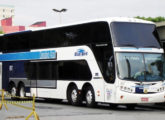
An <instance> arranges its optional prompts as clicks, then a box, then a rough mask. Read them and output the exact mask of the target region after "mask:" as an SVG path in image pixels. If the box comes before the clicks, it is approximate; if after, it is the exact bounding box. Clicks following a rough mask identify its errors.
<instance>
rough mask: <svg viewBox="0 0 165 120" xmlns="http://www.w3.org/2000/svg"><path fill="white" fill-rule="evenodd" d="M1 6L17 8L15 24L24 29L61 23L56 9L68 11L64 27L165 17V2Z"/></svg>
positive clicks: (14, 1)
mask: <svg viewBox="0 0 165 120" xmlns="http://www.w3.org/2000/svg"><path fill="white" fill-rule="evenodd" d="M0 5H12V6H14V8H15V17H14V25H24V26H29V25H31V24H33V23H35V22H37V21H46V22H47V26H54V25H58V24H60V15H59V13H57V12H54V11H53V10H52V9H54V8H55V9H59V10H60V9H62V8H65V9H67V11H66V12H65V13H61V23H62V24H67V23H74V22H78V21H84V20H90V19H97V18H105V17H135V16H145V17H157V16H163V17H165V0H0Z"/></svg>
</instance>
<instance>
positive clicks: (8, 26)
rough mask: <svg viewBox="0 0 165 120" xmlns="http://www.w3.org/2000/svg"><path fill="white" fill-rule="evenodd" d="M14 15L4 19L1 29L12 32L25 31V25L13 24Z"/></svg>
mask: <svg viewBox="0 0 165 120" xmlns="http://www.w3.org/2000/svg"><path fill="white" fill-rule="evenodd" d="M12 20H13V19H12V17H10V18H5V19H2V20H1V21H0V22H1V29H2V32H3V33H11V32H18V31H24V30H25V26H13V21H12Z"/></svg>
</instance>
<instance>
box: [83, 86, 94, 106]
mask: <svg viewBox="0 0 165 120" xmlns="http://www.w3.org/2000/svg"><path fill="white" fill-rule="evenodd" d="M85 100H86V106H87V107H95V105H96V102H95V94H94V90H93V88H92V87H91V86H89V87H87V88H86V94H85Z"/></svg>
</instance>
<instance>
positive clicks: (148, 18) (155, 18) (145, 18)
mask: <svg viewBox="0 0 165 120" xmlns="http://www.w3.org/2000/svg"><path fill="white" fill-rule="evenodd" d="M135 18H138V19H142V20H148V21H152V22H162V21H165V17H162V16H158V17H140V16H136V17H135Z"/></svg>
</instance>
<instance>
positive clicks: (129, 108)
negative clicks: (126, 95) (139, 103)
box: [126, 104, 136, 110]
mask: <svg viewBox="0 0 165 120" xmlns="http://www.w3.org/2000/svg"><path fill="white" fill-rule="evenodd" d="M126 106H127V109H128V110H134V109H135V107H136V104H127V105H126Z"/></svg>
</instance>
